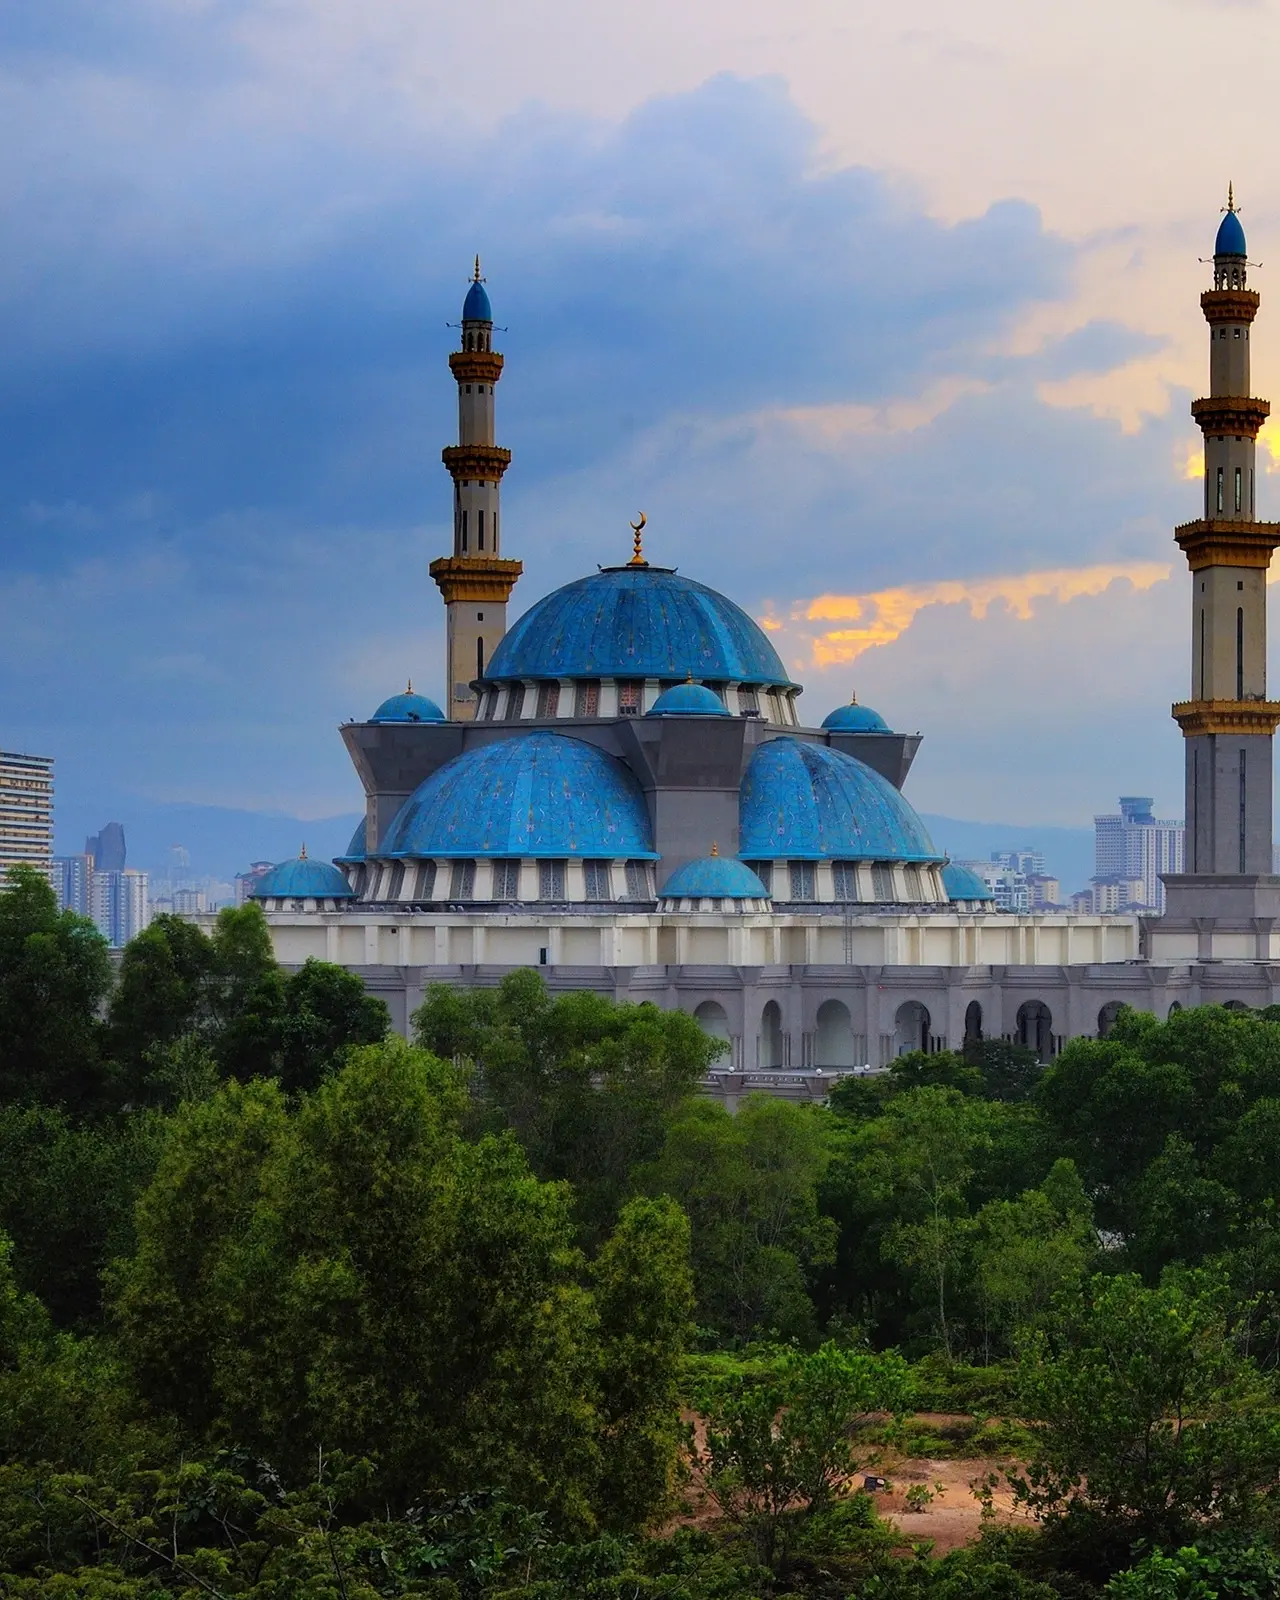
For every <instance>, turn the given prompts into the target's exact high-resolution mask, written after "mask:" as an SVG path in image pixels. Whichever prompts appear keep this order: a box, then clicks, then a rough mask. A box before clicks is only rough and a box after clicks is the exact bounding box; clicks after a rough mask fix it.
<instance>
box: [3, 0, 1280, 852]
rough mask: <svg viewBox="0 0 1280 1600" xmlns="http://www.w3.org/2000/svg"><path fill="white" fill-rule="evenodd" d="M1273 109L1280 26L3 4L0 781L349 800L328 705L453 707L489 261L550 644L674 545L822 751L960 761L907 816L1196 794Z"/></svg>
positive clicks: (1003, 10)
mask: <svg viewBox="0 0 1280 1600" xmlns="http://www.w3.org/2000/svg"><path fill="white" fill-rule="evenodd" d="M1277 76H1280V4H1277V3H1273V0H1127V3H1126V4H1125V6H1123V7H1117V6H1115V5H1114V0H1106V3H1104V0H1076V3H1075V4H1074V5H1072V6H1070V7H1066V6H1060V5H1056V6H1049V5H1046V4H1039V3H1035V0H1032V3H1030V4H1028V3H1027V0H1020V3H1018V4H1014V3H1012V0H968V3H967V4H966V5H964V6H963V7H959V6H956V5H955V4H954V0H948V3H944V0H916V3H915V4H913V5H912V6H911V7H910V8H902V7H891V6H883V5H871V4H868V3H865V0H785V3H783V0H733V3H732V4H730V3H728V0H714V3H713V0H680V3H679V4H676V3H674V0H643V3H640V0H612V3H610V4H609V5H607V6H601V5H599V4H598V3H596V4H587V3H586V0H491V3H489V4H488V5H486V6H483V7H480V6H476V5H472V6H458V5H449V6H444V5H442V4H440V3H438V0H113V3H112V5H110V6H103V5H102V4H101V0H41V4H40V5H39V6H32V5H31V4H30V3H29V0H0V115H2V116H3V119H4V125H5V127H6V130H7V137H6V139H5V140H4V142H3V145H0V207H3V219H4V249H3V250H2V251H0V746H4V747H6V748H17V749H28V750H33V751H37V752H39V753H43V754H52V755H54V756H55V757H56V759H57V764H58V784H59V794H60V797H61V798H60V805H61V806H62V809H63V811H64V815H67V816H76V817H79V816H81V815H82V814H86V813H90V814H91V812H92V807H93V806H94V805H95V804H97V803H98V801H99V799H101V802H102V805H103V806H104V807H106V806H109V807H110V808H111V809H112V810H113V811H117V812H118V811H119V810H121V809H123V808H124V807H126V806H127V804H128V803H129V800H130V797H134V798H135V799H136V801H137V802H138V804H139V805H142V804H143V803H145V804H147V805H155V804H166V803H183V804H186V805H190V806H229V807H237V808H243V809H246V810H250V811H277V812H284V813H287V814H288V815H290V816H297V817H303V818H318V817H324V816H328V815H332V814H334V813H339V812H351V811H354V810H355V809H357V808H358V805H359V803H360V792H359V788H358V784H357V780H356V778H355V775H354V773H353V772H352V770H351V769H350V767H349V764H348V762H347V759H346V756H345V752H344V750H343V748H342V744H341V741H340V739H339V737H338V735H337V732H336V728H337V725H338V724H339V723H340V722H341V721H342V720H344V719H346V718H349V717H364V716H367V715H368V714H369V712H370V711H371V710H372V709H373V707H374V706H375V705H376V704H377V703H378V702H379V701H380V700H381V699H382V698H383V697H384V696H385V695H387V694H389V693H392V692H395V691H396V690H398V689H401V688H403V686H404V681H405V680H406V679H407V678H410V677H412V679H413V681H414V684H415V686H416V687H418V688H421V689H423V690H424V691H425V692H428V693H433V694H436V695H437V696H440V695H442V694H443V676H444V673H443V642H444V635H443V618H442V610H441V606H440V602H439V597H438V595H437V593H436V591H435V589H434V586H433V585H431V583H430V580H429V579H428V577H427V571H426V569H427V564H428V562H429V561H430V560H431V559H432V558H433V557H434V556H436V555H439V554H443V553H446V552H447V550H448V548H449V542H450V535H449V527H448V519H449V511H450V486H449V479H448V476H447V474H446V473H445V472H444V469H443V467H442V466H441V464H440V459H439V451H440V448H441V447H442V446H443V445H444V444H447V443H448V442H449V441H450V440H451V439H452V438H453V437H454V429H455V399H454V395H455V389H454V386H453V383H452V379H451V378H450V375H449V372H448V368H447V364H446V358H447V355H448V352H449V350H450V349H452V348H453V347H454V344H455V340H456V333H455V332H454V331H453V330H452V329H451V328H450V327H449V324H450V323H454V322H456V321H457V318H458V314H459V311H460V307H461V300H462V296H463V294H464V292H465V288H466V280H467V277H468V272H469V267H470V263H471V260H472V258H473V256H474V254H475V253H476V252H477V251H478V252H479V253H480V255H481V258H482V262H483V270H484V273H485V276H486V279H487V282H488V288H489V291H490V295H491V298H492V300H493V304H494V314H495V319H496V322H497V325H498V329H499V332H498V333H497V334H496V336H495V344H496V345H497V346H498V347H499V348H501V349H502V350H503V352H504V353H505V356H506V370H505V373H504V377H503V380H502V383H501V386H500V388H499V390H498V396H497V401H498V438H499V442H501V443H503V444H506V445H508V446H509V447H510V448H511V449H512V451H513V455H514V460H513V464H512V467H511V469H510V471H509V472H508V474H507V477H506V479H505V482H504V486H503V529H504V547H505V548H504V553H505V554H507V555H511V556H517V557H519V558H520V559H521V560H522V561H523V562H524V567H525V571H524V576H523V578H522V579H521V581H520V584H519V586H518V587H517V589H516V591H515V594H514V596H513V602H512V604H513V608H514V611H516V612H518V611H520V610H522V609H524V607H525V606H527V605H528V604H530V603H532V602H533V601H534V600H535V599H537V598H538V597H539V596H540V595H542V594H544V593H545V592H546V591H547V590H549V589H551V588H553V587H555V586H556V585H557V584H559V583H562V582H565V581H568V580H569V579H571V578H573V577H576V576H579V575H581V574H582V573H583V572H586V571H590V570H593V567H594V564H595V563H602V564H607V563H610V562H616V561H618V560H620V559H625V557H626V555H627V554H628V553H629V546H630V533H629V529H628V526H627V524H628V522H629V521H630V520H631V519H633V518H634V517H635V516H636V515H637V513H638V512H639V511H641V510H643V511H644V512H645V513H646V514H647V516H648V527H647V529H646V553H647V554H648V555H649V557H650V559H652V560H654V561H658V562H662V563H664V564H670V565H676V566H678V567H679V568H680V570H681V571H682V572H685V573H687V574H688V575H690V576H692V577H695V578H697V579H700V580H702V581H703V582H707V583H710V584H712V585H713V586H715V587H718V588H721V589H723V590H725V591H726V592H727V593H729V594H730V595H731V596H732V597H733V598H734V599H736V600H737V601H738V602H739V603H740V604H741V605H743V606H744V607H745V608H746V609H747V610H748V611H749V612H750V613H751V614H752V615H753V616H755V617H757V618H759V619H760V620H761V621H762V622H763V623H764V624H765V626H766V627H767V628H768V629H769V630H770V632H771V637H772V638H773V640H774V643H775V644H776V645H777V647H778V648H779V650H780V651H781V652H782V653H783V655H784V657H785V659H786V660H787V661H788V663H789V664H790V665H791V667H792V668H793V675H794V676H796V677H797V678H798V679H799V680H800V681H801V682H803V683H804V684H805V686H806V692H805V696H804V700H803V701H802V706H803V708H804V711H805V713H806V717H807V719H808V720H810V721H812V722H817V721H820V720H821V716H822V715H823V714H824V713H825V712H826V711H827V710H829V709H830V708H831V707H832V706H833V705H835V704H837V703H839V702H842V701H845V700H847V699H848V698H849V697H850V695H851V694H853V693H855V692H856V694H857V696H858V698H859V699H860V700H862V701H865V702H867V703H870V704H872V705H874V706H875V707H876V708H877V709H879V710H880V711H881V712H882V714H883V715H884V716H885V717H886V718H887V720H888V721H889V722H890V723H891V724H892V725H893V726H895V727H897V728H900V729H909V730H913V731H914V730H918V731H920V732H921V733H923V734H924V736H925V737H924V743H923V746H922V748H921V753H920V756H919V758H918V760H917V763H916V767H915V770H914V772H913V774H912V777H911V780H910V784H909V788H908V793H909V795H910V797H911V798H912V800H913V801H914V802H915V804H916V805H917V806H918V807H920V808H921V809H922V810H925V811H929V812H936V813H942V814H944V815H948V816H954V817H964V818H974V819H991V820H998V819H1005V818H1010V819H1012V818H1016V819H1017V820H1018V821H1019V822H1020V823H1026V824H1028V825H1034V824H1041V825H1045V826H1049V825H1078V824H1081V823H1086V822H1087V821H1088V820H1089V818H1090V817H1091V816H1092V814H1093V813H1094V812H1095V811H1098V810H1106V809H1111V808H1112V807H1113V806H1114V802H1115V797H1116V796H1117V795H1118V794H1120V793H1134V792H1137V793H1149V794H1151V795H1153V796H1154V797H1155V799H1156V806H1157V810H1158V812H1160V813H1161V814H1163V815H1170V816H1179V815H1181V811H1182V794H1181V740H1180V737H1179V735H1178V732H1177V729H1176V727H1175V725H1174V724H1173V723H1172V721H1171V720H1170V718H1169V714H1168V708H1169V704H1170V702H1171V701H1173V700H1174V699H1177V698H1181V697H1183V695H1184V694H1185V693H1186V692H1187V690H1186V680H1187V677H1188V672H1189V667H1188V659H1187V658H1188V639H1187V627H1186V621H1187V614H1188V611H1189V607H1188V604H1187V596H1188V592H1189V591H1188V579H1187V576H1186V572H1185V567H1182V566H1180V562H1181V557H1180V556H1179V553H1178V551H1177V549H1176V547H1175V546H1174V544H1173V539H1172V528H1173V525H1174V524H1175V523H1176V522H1179V521H1185V520H1188V519H1190V518H1191V517H1193V516H1195V515H1196V511H1197V504H1198V496H1199V486H1198V483H1197V481H1196V475H1197V473H1198V472H1199V455H1198V448H1197V441H1198V434H1197V432H1196V429H1195V428H1194V425H1193V424H1192V422H1191V419H1190V416H1189V413H1188V405H1189V402H1190V400H1191V399H1192V398H1193V397H1194V396H1195V395H1196V394H1198V393H1200V392H1202V391H1203V388H1204V386H1205V383H1206V381H1207V337H1206V330H1205V326H1204V323H1203V320H1202V318H1201V316H1200V312H1199V307H1198V303H1197V298H1198V295H1199V293H1200V290H1201V289H1202V288H1203V287H1204V286H1205V285H1206V283H1207V282H1208V281H1209V279H1208V273H1209V269H1208V268H1207V267H1206V266H1205V265H1204V263H1203V260H1202V259H1201V258H1203V257H1205V256H1207V255H1209V254H1211V251H1212V242H1213V234H1214V231H1215V229H1216V226H1217V222H1218V214H1219V209H1220V207H1221V206H1222V205H1223V204H1224V202H1225V197H1226V186H1227V182H1228V180H1232V181H1234V184H1235V191H1236V196H1237V199H1238V200H1239V202H1240V204H1241V207H1242V220H1243V222H1244V225H1245V227H1246V230H1247V233H1248V238H1249V244H1250V254H1251V258H1256V259H1257V260H1258V261H1259V262H1261V263H1262V264H1263V265H1262V266H1261V268H1260V269H1259V270H1257V271H1256V272H1255V273H1254V274H1253V277H1252V279H1251V281H1252V282H1253V283H1254V284H1255V285H1256V286H1257V287H1258V288H1259V289H1260V290H1261V292H1262V295H1263V306H1262V312H1261V315H1260V318H1259V321H1258V323H1257V325H1256V330H1255V339H1254V341H1253V356H1254V385H1253V387H1254V390H1255V392H1257V393H1261V394H1263V395H1266V394H1268V393H1271V392H1274V391H1275V389H1276V387H1277V382H1278V381H1280V305H1273V306H1272V307H1271V309H1270V311H1269V310H1268V302H1269V299H1270V291H1269V282H1268V280H1269V276H1270V275H1269V274H1268V272H1267V271H1266V265H1265V264H1266V263H1267V261H1268V259H1269V258H1270V257H1271V254H1272V252H1271V245H1272V240H1273V237H1274V238H1275V239H1276V240H1277V241H1280V168H1277V167H1276V165H1275V163H1274V162H1272V161H1269V160H1268V159H1267V156H1268V152H1269V150H1270V146H1271V143H1272V136H1273V129H1272V126H1271V122H1270V120H1269V118H1268V116H1267V108H1269V106H1270V103H1271V98H1272V97H1271V95H1270V93H1269V86H1270V85H1271V84H1273V83H1274V82H1275V81H1276V80H1277ZM1277 300H1280V292H1278V294H1277ZM1261 456H1262V460H1263V462H1264V463H1265V464H1266V466H1267V469H1268V472H1267V475H1266V476H1264V478H1263V482H1262V486H1261V489H1260V500H1261V506H1260V510H1261V511H1262V513H1263V514H1266V512H1267V510H1268V505H1267V499H1268V496H1270V497H1271V498H1272V506H1273V507H1275V506H1280V476H1271V470H1272V468H1273V467H1274V466H1276V465H1277V464H1278V462H1280V458H1273V457H1272V455H1271V453H1270V451H1269V450H1265V449H1264V450H1263V451H1262V452H1261ZM102 820H106V818H105V815H104V817H103V819H102ZM77 842H78V841H75V840H71V839H69V838H65V839H63V840H62V841H61V843H62V846H63V848H67V847H71V846H73V845H75V844H76V843H77Z"/></svg>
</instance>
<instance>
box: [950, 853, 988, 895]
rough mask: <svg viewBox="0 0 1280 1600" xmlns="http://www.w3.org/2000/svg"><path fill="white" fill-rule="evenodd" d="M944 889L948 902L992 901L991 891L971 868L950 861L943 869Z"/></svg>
mask: <svg viewBox="0 0 1280 1600" xmlns="http://www.w3.org/2000/svg"><path fill="white" fill-rule="evenodd" d="M942 887H943V888H944V889H945V890H946V891H947V899H948V900H990V899H991V890H990V889H989V888H988V887H987V885H986V884H985V883H983V881H982V879H981V878H980V877H979V876H978V874H977V873H976V872H974V871H973V869H972V868H971V867H962V866H959V865H958V864H957V863H956V862H954V861H948V862H947V864H946V866H945V867H943V869H942Z"/></svg>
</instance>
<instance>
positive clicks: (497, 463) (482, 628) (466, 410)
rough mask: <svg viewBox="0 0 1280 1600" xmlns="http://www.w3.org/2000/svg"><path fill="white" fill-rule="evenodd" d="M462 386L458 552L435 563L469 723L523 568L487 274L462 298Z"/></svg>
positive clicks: (452, 462)
mask: <svg viewBox="0 0 1280 1600" xmlns="http://www.w3.org/2000/svg"><path fill="white" fill-rule="evenodd" d="M449 366H450V368H451V369H452V372H453V376H454V378H455V379H456V380H457V384H458V442H457V444H452V445H448V446H447V447H446V448H445V450H444V452H443V460H444V464H445V466H446V467H447V468H448V469H449V472H450V474H451V476H452V478H453V554H452V555H451V556H441V557H440V558H439V559H438V560H436V561H433V562H432V563H431V567H430V572H431V576H432V577H433V578H434V579H435V581H436V583H437V585H438V586H439V589H440V593H441V594H442V595H443V596H444V602H445V614H446V615H445V628H446V644H445V655H446V662H447V665H446V671H447V674H448V683H447V684H446V685H445V691H446V695H447V698H446V700H445V714H446V716H448V717H450V718H452V719H455V720H457V721H461V722H469V721H470V720H471V719H472V718H473V717H474V716H475V714H476V696H475V691H474V690H473V689H472V687H471V685H472V683H473V682H475V681H476V680H477V679H479V678H483V677H484V675H485V671H486V669H487V667H488V665H489V661H490V659H491V657H492V656H493V652H494V651H495V650H496V649H497V647H498V644H499V642H500V640H501V639H502V636H503V634H504V633H506V631H507V601H508V599H509V598H510V596H511V591H512V589H514V588H515V586H516V580H517V579H518V578H519V576H520V574H521V573H522V572H523V571H524V567H523V566H522V565H521V563H520V562H519V561H504V560H502V559H501V557H502V528H501V523H500V516H499V506H498V498H499V492H500V487H501V483H502V474H503V473H504V472H505V471H506V470H507V468H508V466H510V464H511V452H510V450H504V449H503V448H502V447H501V446H500V445H496V444H494V442H493V439H494V399H493V391H494V388H495V387H496V385H497V382H498V379H499V378H500V377H501V376H502V357H501V356H500V355H499V354H498V352H497V351H496V350H495V349H494V348H493V311H492V308H491V307H490V305H489V295H488V292H487V291H486V289H485V286H484V279H483V278H482V277H481V276H480V257H479V256H477V257H476V270H475V277H474V278H473V280H472V282H471V286H470V288H469V289H468V290H467V298H466V299H465V300H464V301H463V303H462V349H461V350H455V351H454V353H453V354H452V355H451V356H450V357H449Z"/></svg>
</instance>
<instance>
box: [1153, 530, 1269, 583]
mask: <svg viewBox="0 0 1280 1600" xmlns="http://www.w3.org/2000/svg"><path fill="white" fill-rule="evenodd" d="M1173 536H1174V538H1175V539H1176V540H1177V541H1178V545H1179V547H1180V548H1181V550H1182V552H1183V554H1184V555H1185V556H1186V558H1187V565H1188V566H1189V567H1190V568H1191V570H1192V572H1200V571H1201V570H1202V569H1203V568H1205V567H1262V568H1264V569H1265V568H1266V567H1269V566H1270V565H1271V552H1272V551H1273V550H1274V549H1275V548H1276V546H1277V545H1280V522H1247V521H1243V520H1239V519H1230V518H1226V517H1203V518H1201V519H1200V520H1199V521H1198V522H1184V523H1183V524H1182V525H1181V526H1180V527H1177V528H1175V529H1174V530H1173Z"/></svg>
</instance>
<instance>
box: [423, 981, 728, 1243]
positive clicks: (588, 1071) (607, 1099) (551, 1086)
mask: <svg viewBox="0 0 1280 1600" xmlns="http://www.w3.org/2000/svg"><path fill="white" fill-rule="evenodd" d="M413 1025H414V1037H415V1039H416V1040H417V1042H418V1043H419V1044H420V1045H422V1046H423V1047H424V1048H425V1049H427V1050H431V1051H433V1052H434V1053H435V1054H436V1055H438V1056H440V1057H442V1058H444V1059H451V1058H464V1059H466V1060H468V1061H470V1062H471V1063H472V1064H473V1066H474V1075H473V1080H472V1081H473V1090H474V1094H475V1096H476V1100H477V1102H478V1105H479V1107H480V1110H481V1112H482V1116H483V1125H485V1126H488V1127H490V1128H501V1127H508V1128H511V1129H512V1130H513V1132H514V1133H515V1135H516V1137H517V1138H518V1139H519V1140H520V1143H521V1145H522V1146H523V1147H524V1150H525V1152H526V1154H527V1155H528V1157H529V1163H530V1165H531V1166H532V1168H533V1170H534V1172H535V1173H536V1174H537V1175H538V1176H539V1177H541V1178H548V1179H566V1180H568V1181H570V1182H571V1183H572V1184H573V1186H574V1190H575V1194H576V1205H577V1213H578V1217H579V1219H580V1222H581V1224H582V1237H583V1240H584V1242H586V1243H588V1244H593V1243H596V1242H598V1241H599V1240H600V1239H601V1238H603V1236H604V1234H605V1233H606V1232H607V1231H608V1229H609V1228H610V1227H611V1226H612V1224H613V1221H614V1219H615V1218H616V1216H617V1214H618V1210H619V1207H620V1206H621V1205H622V1203H623V1200H624V1199H625V1198H626V1196H627V1194H628V1192H629V1188H630V1175H631V1170H632V1168H633V1167H634V1166H635V1165H636V1163H637V1162H643V1161H649V1160H652V1159H653V1157H654V1156H656V1154H657V1153H658V1150H659V1149H660V1148H661V1146H662V1140H663V1133H664V1128H665V1123H666V1119H667V1117H668V1116H669V1115H670V1114H671V1113H672V1112H673V1110H674V1109H675V1108H676V1107H677V1106H678V1105H679V1104H680V1102H681V1101H682V1100H684V1099H686V1098H687V1097H688V1096H689V1095H690V1094H691V1093H692V1092H693V1090H694V1088H695V1087H696V1085H697V1083H698V1081H699V1080H700V1079H701V1078H702V1077H703V1076H704V1074H705V1072H706V1070H707V1067H708V1066H709V1064H710V1063H711V1061H713V1060H714V1059H715V1057H716V1055H717V1054H718V1053H719V1052H720V1050H721V1049H722V1048H723V1046H722V1045H721V1043H720V1041H718V1040H715V1039H711V1038H709V1037H708V1035H707V1034H705V1033H703V1031H702V1029H701V1028H700V1027H699V1026H698V1024H697V1023H696V1022H695V1021H694V1020H693V1018H692V1017H690V1016H688V1015H686V1014H685V1013H684V1012H682V1011H662V1010H660V1009H659V1008H658V1007H657V1006H652V1005H619V1004H618V1003H616V1002H615V1001H613V1000H610V999H607V998H606V997H604V996H602V995H597V994H592V993H589V992H579V993H574V994H566V995H560V996H558V997H556V998H555V999H552V998H551V996H550V995H548V993H547V988H546V985H545V984H544V983H543V981H542V978H541V977H540V976H539V974H538V973H536V972H533V971H530V970H528V969H526V970H523V971H519V972H512V973H508V974H507V976H506V977H505V978H504V979H503V980H502V982H501V984H500V985H499V986H498V987H497V988H496V989H472V990H461V991H460V990H457V989H452V988H448V987H445V986H443V985H433V986H432V988H431V989H430V990H429V991H428V993H427V998H426V1000H425V1001H424V1003H423V1005H422V1006H421V1007H420V1009H419V1010H418V1011H417V1012H416V1013H415V1014H414V1018H413Z"/></svg>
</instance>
